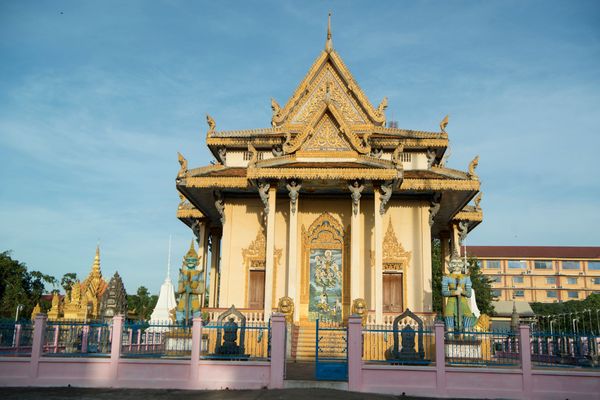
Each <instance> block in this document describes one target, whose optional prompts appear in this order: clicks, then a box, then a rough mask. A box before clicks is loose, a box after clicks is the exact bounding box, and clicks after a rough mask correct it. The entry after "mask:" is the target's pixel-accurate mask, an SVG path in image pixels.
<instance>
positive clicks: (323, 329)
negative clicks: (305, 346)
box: [315, 319, 348, 381]
mask: <svg viewBox="0 0 600 400" xmlns="http://www.w3.org/2000/svg"><path fill="white" fill-rule="evenodd" d="M315 328H316V349H315V377H316V378H317V379H318V380H328V381H345V380H347V379H348V330H347V328H346V327H343V326H340V324H339V322H336V321H333V322H331V321H322V320H320V319H318V320H317V321H316V327H315Z"/></svg>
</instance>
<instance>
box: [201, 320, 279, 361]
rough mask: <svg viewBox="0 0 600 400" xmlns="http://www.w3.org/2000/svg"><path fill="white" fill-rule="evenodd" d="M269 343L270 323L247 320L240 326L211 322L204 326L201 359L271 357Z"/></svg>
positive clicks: (259, 358)
mask: <svg viewBox="0 0 600 400" xmlns="http://www.w3.org/2000/svg"><path fill="white" fill-rule="evenodd" d="M270 346H271V325H270V323H268V322H262V321H255V322H247V323H246V324H245V325H237V326H233V325H228V324H227V323H224V324H222V325H218V323H217V322H211V323H208V324H206V325H204V326H203V327H202V341H201V345H200V358H201V359H210V360H257V361H259V360H269V359H270V357H271V348H270Z"/></svg>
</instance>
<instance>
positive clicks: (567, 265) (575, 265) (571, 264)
mask: <svg viewBox="0 0 600 400" xmlns="http://www.w3.org/2000/svg"><path fill="white" fill-rule="evenodd" d="M580 264H581V263H580V262H579V261H563V262H562V267H563V269H579V268H580V267H579V266H580Z"/></svg>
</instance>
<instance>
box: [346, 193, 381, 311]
mask: <svg viewBox="0 0 600 400" xmlns="http://www.w3.org/2000/svg"><path fill="white" fill-rule="evenodd" d="M353 207H354V208H353V209H352V213H351V214H350V215H351V219H350V242H351V243H350V302H353V301H354V300H355V299H358V298H359V297H361V295H360V279H359V276H358V275H359V273H360V248H361V245H360V238H361V235H362V226H361V224H360V199H359V200H358V204H356V205H353ZM377 213H379V211H377Z"/></svg>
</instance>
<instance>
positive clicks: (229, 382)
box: [0, 314, 600, 400]
mask: <svg viewBox="0 0 600 400" xmlns="http://www.w3.org/2000/svg"><path fill="white" fill-rule="evenodd" d="M201 322H202V321H201V320H200V319H199V318H198V319H194V324H193V327H192V345H193V347H192V348H193V351H192V356H191V360H197V361H195V362H192V361H191V360H163V359H124V358H120V351H121V335H120V334H118V333H120V332H121V330H122V326H123V318H122V317H115V319H114V320H113V334H114V336H113V341H112V347H111V356H110V358H85V357H77V358H71V357H69V358H60V357H41V355H42V346H43V343H42V342H43V341H42V339H43V337H42V334H43V332H44V330H45V325H46V316H45V315H39V316H38V317H36V320H35V328H34V334H33V345H32V354H31V357H0V386H66V385H71V386H79V387H120V388H157V389H175V388H178V389H195V390H199V389H225V388H229V389H260V388H263V387H268V388H272V389H276V388H283V387H284V366H285V342H286V340H285V335H286V326H285V319H284V317H283V316H282V315H279V314H274V315H273V316H272V318H271V360H270V361H265V362H252V361H249V362H236V361H205V360H199V355H200V353H199V352H200V338H201V337H202V324H201ZM519 334H520V340H521V343H529V327H527V326H522V327H521V328H520V332H519ZM435 338H436V343H438V344H441V343H443V340H444V326H443V324H436V326H435ZM522 350H523V351H522V352H521V368H514V369H508V368H454V367H451V368H447V367H446V363H445V354H444V346H443V345H441V346H440V345H438V346H436V360H437V362H436V365H435V366H432V367H406V366H403V367H398V366H388V365H368V364H365V363H364V362H363V360H362V325H361V320H360V318H359V317H354V316H352V317H350V318H349V321H348V389H349V390H351V391H357V392H373V393H387V394H395V395H400V394H402V393H405V394H407V395H416V396H432V397H470V398H505V399H550V400H552V399H556V400H559V399H560V400H563V399H566V398H568V399H570V400H573V399H586V400H587V399H600V374H598V373H597V372H582V371H566V370H543V371H538V370H532V368H531V361H530V360H531V358H530V357H531V354H530V348H529V346H524V347H523V349H522Z"/></svg>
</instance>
